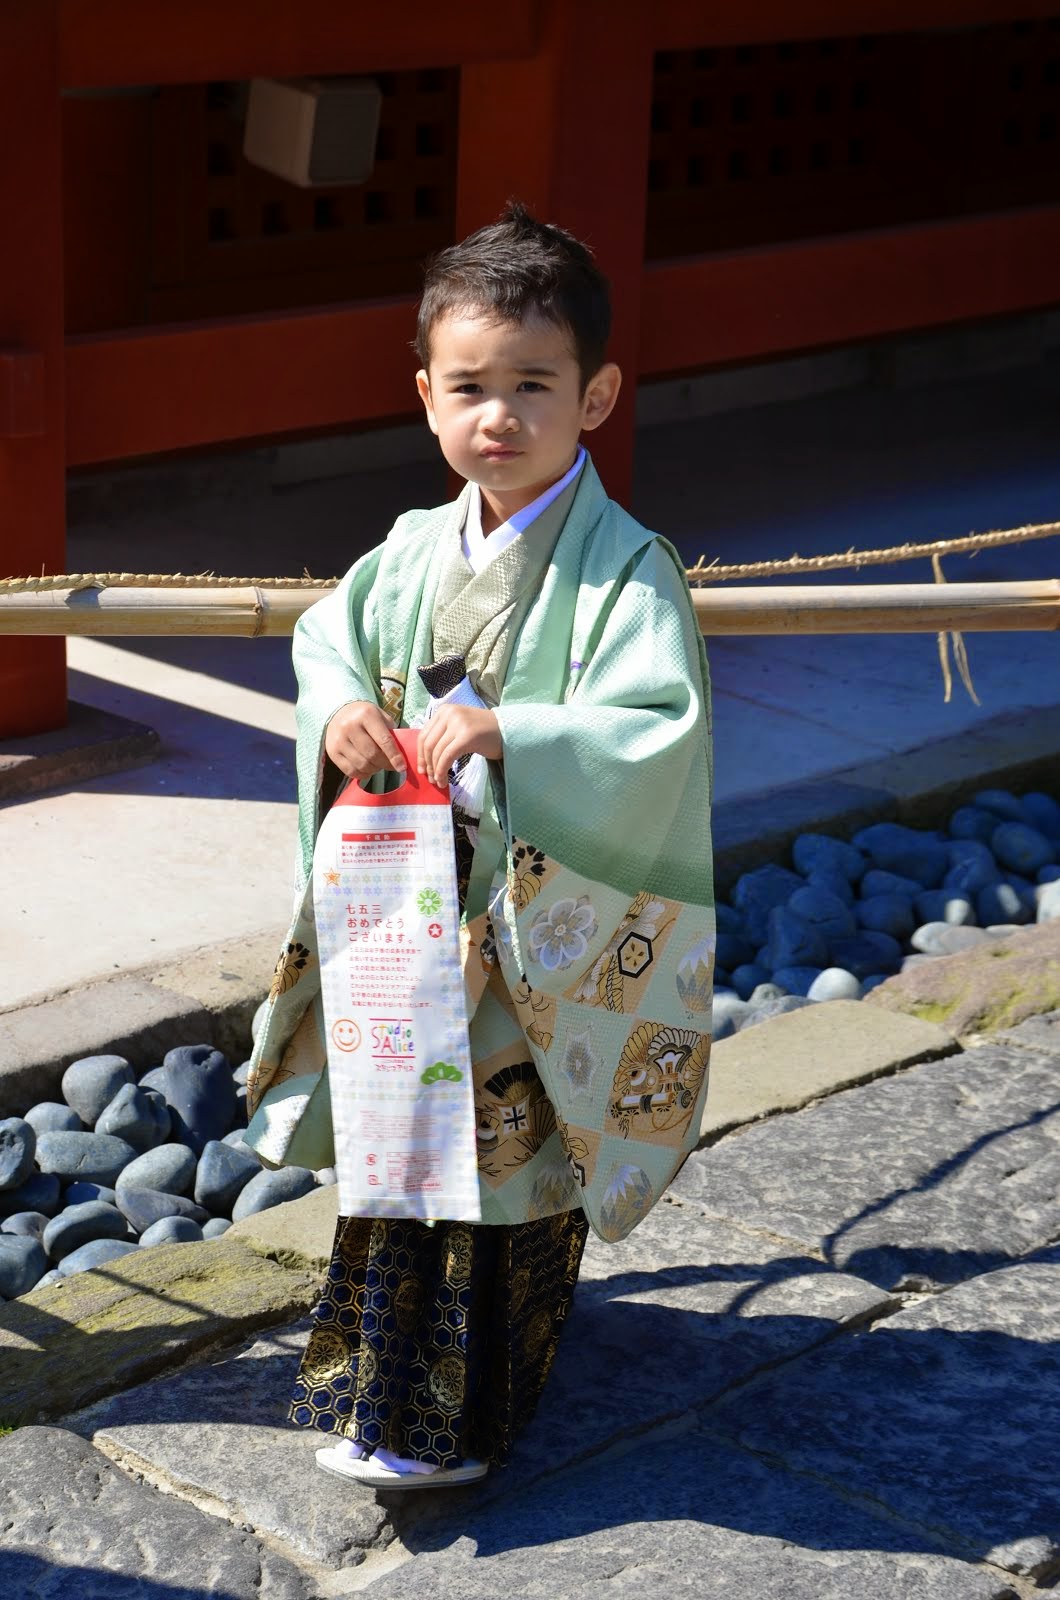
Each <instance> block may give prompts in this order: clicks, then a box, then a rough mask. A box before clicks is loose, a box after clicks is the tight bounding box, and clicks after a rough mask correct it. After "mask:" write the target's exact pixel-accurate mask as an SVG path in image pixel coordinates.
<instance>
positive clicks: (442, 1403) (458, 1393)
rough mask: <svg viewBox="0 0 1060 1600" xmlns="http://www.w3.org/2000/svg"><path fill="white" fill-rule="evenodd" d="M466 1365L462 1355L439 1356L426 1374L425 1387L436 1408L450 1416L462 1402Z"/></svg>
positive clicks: (457, 1409)
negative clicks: (435, 1403) (436, 1405)
mask: <svg viewBox="0 0 1060 1600" xmlns="http://www.w3.org/2000/svg"><path fill="white" fill-rule="evenodd" d="M466 1378H467V1367H466V1365H465V1363H464V1359H463V1357H462V1356H458V1355H447V1356H439V1357H438V1360H437V1361H436V1362H435V1363H434V1365H433V1366H432V1367H431V1370H430V1372H429V1373H428V1374H427V1387H428V1389H429V1390H430V1392H431V1396H432V1398H433V1399H434V1400H435V1401H436V1402H437V1404H438V1409H439V1410H440V1411H444V1412H445V1414H446V1416H449V1417H451V1416H452V1415H453V1414H454V1412H457V1411H459V1410H460V1407H461V1406H462V1405H463V1403H464V1387H465V1381H466Z"/></svg>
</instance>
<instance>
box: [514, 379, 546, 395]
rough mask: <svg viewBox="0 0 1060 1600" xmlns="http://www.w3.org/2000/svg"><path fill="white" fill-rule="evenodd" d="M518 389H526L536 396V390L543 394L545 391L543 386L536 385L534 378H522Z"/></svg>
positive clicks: (541, 384)
mask: <svg viewBox="0 0 1060 1600" xmlns="http://www.w3.org/2000/svg"><path fill="white" fill-rule="evenodd" d="M519 387H520V389H526V390H527V391H528V392H529V393H530V394H536V393H537V392H538V390H540V391H541V392H542V393H544V390H545V385H544V384H543V383H538V382H537V380H536V379H534V378H524V379H523V381H522V383H521V384H520V385H519Z"/></svg>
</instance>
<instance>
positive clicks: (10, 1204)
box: [0, 1172, 63, 1217]
mask: <svg viewBox="0 0 1060 1600" xmlns="http://www.w3.org/2000/svg"><path fill="white" fill-rule="evenodd" d="M62 1187H63V1186H62V1184H61V1183H60V1182H59V1180H58V1178H56V1177H54V1176H53V1175H52V1174H51V1173H43V1172H34V1173H33V1174H32V1176H31V1177H29V1178H27V1179H26V1181H25V1183H20V1184H19V1186H18V1188H17V1189H6V1190H4V1189H0V1217H12V1216H14V1214H15V1212H16V1211H43V1212H44V1215H45V1216H46V1217H53V1216H54V1215H55V1213H56V1212H57V1211H58V1210H59V1204H60V1201H59V1197H60V1195H61V1194H62Z"/></svg>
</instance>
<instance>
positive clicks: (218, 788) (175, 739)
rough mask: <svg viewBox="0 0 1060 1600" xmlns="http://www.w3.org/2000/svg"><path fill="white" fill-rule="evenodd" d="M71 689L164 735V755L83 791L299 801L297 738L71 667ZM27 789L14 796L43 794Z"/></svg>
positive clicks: (97, 780) (85, 786) (81, 788)
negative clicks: (29, 792) (28, 792)
mask: <svg viewBox="0 0 1060 1600" xmlns="http://www.w3.org/2000/svg"><path fill="white" fill-rule="evenodd" d="M69 681H70V692H71V694H72V695H74V696H75V697H76V698H78V699H88V700H90V701H91V703H93V704H95V703H97V702H99V703H102V702H103V701H104V700H105V702H106V708H107V709H108V710H116V711H118V712H119V714H120V715H121V716H125V717H130V718H132V719H133V720H134V721H136V722H143V723H146V724H147V726H148V727H151V728H154V729H155V730H156V731H157V732H158V734H159V735H160V737H161V740H162V745H161V750H160V752H159V756H158V759H157V760H156V761H153V762H152V763H151V764H150V765H149V766H146V767H135V768H133V769H132V770H131V771H128V772H120V773H116V774H114V775H113V776H111V777H105V778H95V779H92V780H91V781H90V783H87V784H86V783H78V784H76V785H74V787H75V788H76V789H77V791H78V792H79V793H81V792H85V791H89V792H91V791H98V792H102V793H107V794H158V793H162V794H165V795H167V796H169V797H170V798H173V797H178V798H179V797H181V796H190V797H193V798H195V799H200V800H260V801H269V802H278V803H281V804H293V802H294V800H295V798H296V785H295V771H294V740H293V739H290V738H287V737H285V736H284V735H282V734H278V733H270V732H269V731H268V730H267V729H264V728H255V727H251V726H248V724H246V723H244V722H239V721H237V720H235V719H233V718H229V717H223V716H219V715H217V714H216V713H215V712H212V711H205V710H202V709H200V708H199V707H197V706H193V705H187V704H185V703H184V702H182V701H179V700H169V699H165V698H163V697H162V696H161V695H155V694H149V693H146V692H145V691H143V690H139V689H130V688H124V687H117V688H114V689H111V686H110V685H105V686H104V687H103V694H102V695H99V694H97V692H96V691H97V689H98V688H99V687H100V685H101V684H102V683H103V680H100V679H96V678H90V677H89V676H88V675H87V674H86V673H81V672H71V673H70V675H69ZM37 798H38V796H36V795H27V796H23V797H22V798H21V802H20V800H19V799H18V798H16V799H14V800H13V801H11V802H10V803H11V804H16V805H17V804H19V803H24V802H25V801H31V800H35V799H37Z"/></svg>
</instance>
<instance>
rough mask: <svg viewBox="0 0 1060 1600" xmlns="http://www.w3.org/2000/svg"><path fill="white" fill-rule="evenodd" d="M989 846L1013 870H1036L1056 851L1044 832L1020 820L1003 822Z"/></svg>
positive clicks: (1023, 871)
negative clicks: (1029, 826)
mask: <svg viewBox="0 0 1060 1600" xmlns="http://www.w3.org/2000/svg"><path fill="white" fill-rule="evenodd" d="M990 848H991V849H992V850H993V852H994V855H995V856H996V857H997V859H998V860H999V861H1000V862H1001V864H1002V866H1005V867H1009V868H1011V870H1012V871H1013V872H1020V873H1023V874H1027V873H1031V872H1038V871H1040V870H1041V868H1042V867H1047V866H1049V865H1050V864H1051V863H1052V862H1053V861H1054V860H1055V859H1056V852H1055V850H1054V849H1053V846H1052V845H1051V844H1050V842H1049V840H1048V839H1047V838H1046V837H1045V835H1044V833H1039V832H1038V830H1037V828H1028V827H1026V826H1025V825H1024V824H1023V823H1022V822H1003V823H1002V824H1001V826H1000V828H998V829H997V830H996V832H995V833H994V837H993V838H992V839H991V841H990Z"/></svg>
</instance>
